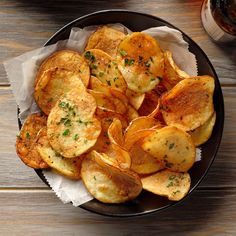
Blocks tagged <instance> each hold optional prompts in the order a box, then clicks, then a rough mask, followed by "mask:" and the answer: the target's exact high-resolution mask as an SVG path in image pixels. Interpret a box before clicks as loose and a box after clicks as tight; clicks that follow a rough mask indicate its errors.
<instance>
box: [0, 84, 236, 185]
mask: <svg viewBox="0 0 236 236" xmlns="http://www.w3.org/2000/svg"><path fill="white" fill-rule="evenodd" d="M223 93H224V99H225V128H224V135H223V138H222V143H221V147H220V149H219V152H218V155H217V157H216V160H215V162H214V163H213V166H212V167H211V169H210V172H209V173H208V175H207V177H206V178H205V180H204V181H203V182H202V184H201V185H200V186H201V187H236V184H235V178H236V172H235V169H236V160H235V153H236V145H235V140H236V123H235V120H236V106H235V104H236V87H233V88H226V87H225V88H223ZM0 107H1V108H2V109H0V117H1V120H0V133H1V135H0V143H1V145H0V153H1V160H2V161H1V168H0V188H1V187H2V188H5V187H13V188H19V187H20V188H22V187H40V188H41V187H45V185H44V184H43V183H42V182H41V180H40V179H39V178H38V177H37V176H36V175H35V173H34V171H33V170H31V169H30V168H28V167H26V166H25V165H24V164H23V163H22V162H21V161H20V160H19V158H18V157H17V155H16V154H15V148H14V142H15V137H16V134H17V133H18V126H17V119H16V104H15V101H14V98H13V95H12V93H11V91H10V89H9V88H7V87H6V88H4V87H0ZM4 108H6V109H4Z"/></svg>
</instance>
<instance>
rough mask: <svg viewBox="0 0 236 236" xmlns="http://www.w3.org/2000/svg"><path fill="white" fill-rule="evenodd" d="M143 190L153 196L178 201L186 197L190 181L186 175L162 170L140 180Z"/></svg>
mask: <svg viewBox="0 0 236 236" xmlns="http://www.w3.org/2000/svg"><path fill="white" fill-rule="evenodd" d="M141 181H142V184H143V189H145V190H147V191H149V192H152V193H154V194H157V195H160V196H165V197H168V199H169V200H171V201H179V200H181V199H182V198H183V197H184V196H186V195H187V193H188V191H189V189H190V184H191V179H190V176H189V174H188V173H176V172H172V171H169V170H162V171H160V172H157V173H156V174H153V175H151V176H148V177H145V178H142V179H141Z"/></svg>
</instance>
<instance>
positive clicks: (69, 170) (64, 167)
mask: <svg viewBox="0 0 236 236" xmlns="http://www.w3.org/2000/svg"><path fill="white" fill-rule="evenodd" d="M43 129H44V130H43V131H42V132H41V135H40V137H39V139H38V142H37V151H38V152H39V154H40V156H41V157H42V159H43V160H44V161H45V162H46V163H47V164H48V165H49V166H50V167H52V168H53V169H55V170H56V171H57V173H59V174H62V175H64V176H66V177H68V178H71V179H80V169H81V163H82V160H83V157H82V156H80V157H75V158H70V159H68V158H65V157H63V156H61V155H60V154H59V153H57V152H55V151H54V150H53V149H52V147H51V146H50V144H49V141H48V137H47V128H46V127H45V128H43Z"/></svg>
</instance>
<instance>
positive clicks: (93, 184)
mask: <svg viewBox="0 0 236 236" xmlns="http://www.w3.org/2000/svg"><path fill="white" fill-rule="evenodd" d="M81 176H82V180H83V182H84V184H85V186H86V188H87V189H88V191H89V192H90V193H91V195H92V196H93V197H95V198H96V199H98V200H99V201H101V202H104V203H122V202H126V201H129V200H132V199H134V198H135V197H137V196H138V195H139V194H140V192H141V191H142V184H141V181H140V178H139V177H138V175H137V174H135V173H134V172H132V171H130V170H125V169H121V168H118V167H116V166H114V165H113V162H112V161H110V160H109V159H108V158H106V156H105V155H101V154H99V153H97V152H96V151H92V152H91V153H90V154H89V155H87V156H86V158H85V159H84V160H83V162H82V168H81Z"/></svg>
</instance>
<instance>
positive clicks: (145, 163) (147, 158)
mask: <svg viewBox="0 0 236 236" xmlns="http://www.w3.org/2000/svg"><path fill="white" fill-rule="evenodd" d="M129 154H130V158H131V167H130V169H131V170H132V171H134V172H136V173H137V174H152V173H155V172H157V171H159V170H161V169H164V165H163V164H162V163H161V162H159V161H157V159H156V158H155V157H153V156H151V155H150V154H148V153H147V152H144V151H143V149H142V148H141V147H140V144H139V142H136V143H135V144H134V145H133V146H132V147H131V149H130V151H129Z"/></svg>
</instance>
